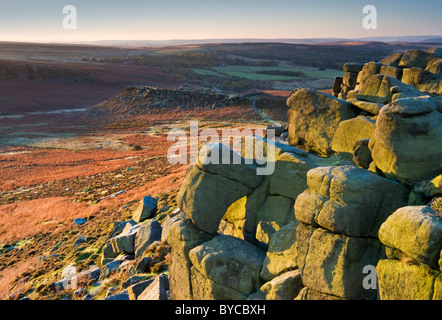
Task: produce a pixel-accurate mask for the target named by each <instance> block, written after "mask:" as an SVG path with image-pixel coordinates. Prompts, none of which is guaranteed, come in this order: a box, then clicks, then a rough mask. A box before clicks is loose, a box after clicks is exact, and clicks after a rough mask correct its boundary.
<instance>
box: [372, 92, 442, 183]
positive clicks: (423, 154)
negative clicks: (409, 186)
mask: <svg viewBox="0 0 442 320" xmlns="http://www.w3.org/2000/svg"><path fill="white" fill-rule="evenodd" d="M370 149H371V152H372V157H373V161H374V164H375V165H376V167H377V168H378V169H380V170H381V171H382V172H384V173H385V174H386V175H387V176H389V177H392V178H396V179H406V180H420V179H427V178H430V177H432V176H433V177H434V176H436V175H437V174H439V173H440V172H441V166H442V164H441V161H442V160H441V159H442V158H441V152H440V150H442V114H441V113H440V112H438V111H436V106H435V104H434V102H433V100H432V99H431V98H430V97H419V98H409V99H399V100H396V101H394V102H392V103H390V104H389V105H387V106H385V107H384V108H382V110H381V112H380V114H379V117H378V119H377V122H376V128H375V131H374V134H373V137H372V139H371V140H370Z"/></svg>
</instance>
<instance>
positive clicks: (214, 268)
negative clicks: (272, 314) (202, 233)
mask: <svg viewBox="0 0 442 320" xmlns="http://www.w3.org/2000/svg"><path fill="white" fill-rule="evenodd" d="M189 257H190V260H191V261H192V265H193V267H194V268H195V269H196V271H198V272H199V273H200V275H201V276H203V277H205V278H207V279H208V280H210V281H211V282H214V283H217V284H220V285H222V286H224V287H228V288H230V289H233V290H235V291H237V292H240V293H243V294H244V295H245V296H246V297H247V296H249V295H250V294H252V293H253V292H255V291H257V290H258V289H259V288H260V277H259V273H260V270H261V268H262V263H263V261H264V258H265V252H264V251H262V250H261V249H259V248H257V247H255V246H253V245H251V244H250V243H248V242H246V241H243V240H240V239H237V238H234V237H231V236H226V235H220V236H217V237H215V238H213V239H212V240H210V241H208V242H205V243H203V244H202V245H199V246H197V247H195V248H194V249H192V250H191V251H190V252H189ZM192 281H193V280H192ZM206 284H207V283H206ZM208 284H209V285H210V282H209V283H208Z"/></svg>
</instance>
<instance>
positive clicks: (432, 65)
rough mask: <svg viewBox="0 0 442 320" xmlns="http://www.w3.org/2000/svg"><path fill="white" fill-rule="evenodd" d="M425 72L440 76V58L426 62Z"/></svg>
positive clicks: (441, 69)
mask: <svg viewBox="0 0 442 320" xmlns="http://www.w3.org/2000/svg"><path fill="white" fill-rule="evenodd" d="M425 70H427V71H430V72H431V73H435V74H438V75H442V58H435V59H432V60H430V61H428V64H427V67H426V68H425Z"/></svg>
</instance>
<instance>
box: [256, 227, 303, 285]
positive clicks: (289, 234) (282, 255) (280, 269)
mask: <svg viewBox="0 0 442 320" xmlns="http://www.w3.org/2000/svg"><path fill="white" fill-rule="evenodd" d="M298 224H299V221H298V220H294V221H292V222H290V223H289V224H287V225H286V226H284V227H282V228H281V229H279V230H278V231H276V232H275V233H273V234H272V235H271V237H270V242H269V249H268V250H267V253H266V258H265V259H264V263H263V267H262V270H261V278H263V279H264V280H267V281H270V280H272V279H273V278H275V277H277V276H279V275H281V274H282V273H284V272H286V271H289V270H294V269H296V268H297V267H298V265H297V264H296V255H297V251H296V245H295V244H296V228H297V227H298Z"/></svg>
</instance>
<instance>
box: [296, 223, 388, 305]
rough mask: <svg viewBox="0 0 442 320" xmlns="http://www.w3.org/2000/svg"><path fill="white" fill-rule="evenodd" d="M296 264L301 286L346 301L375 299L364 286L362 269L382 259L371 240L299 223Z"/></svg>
mask: <svg viewBox="0 0 442 320" xmlns="http://www.w3.org/2000/svg"><path fill="white" fill-rule="evenodd" d="M296 243H297V250H298V256H297V262H298V265H299V270H300V273H301V277H302V282H303V284H304V285H305V286H306V287H308V288H309V289H313V290H315V291H317V292H320V293H323V294H327V295H331V296H334V297H340V298H344V299H349V300H362V299H376V296H377V290H367V289H365V288H364V287H363V285H362V284H363V279H364V277H365V274H364V273H363V270H364V267H365V266H367V265H373V266H376V264H377V262H378V261H379V260H380V259H382V258H384V257H385V255H384V251H385V250H384V248H383V246H382V244H381V243H380V242H379V241H378V240H377V239H373V238H359V237H347V236H344V235H342V234H334V233H332V232H330V231H327V230H325V229H322V228H314V227H311V226H307V225H306V224H304V223H301V224H300V225H299V226H298V229H297V242H296Z"/></svg>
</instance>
